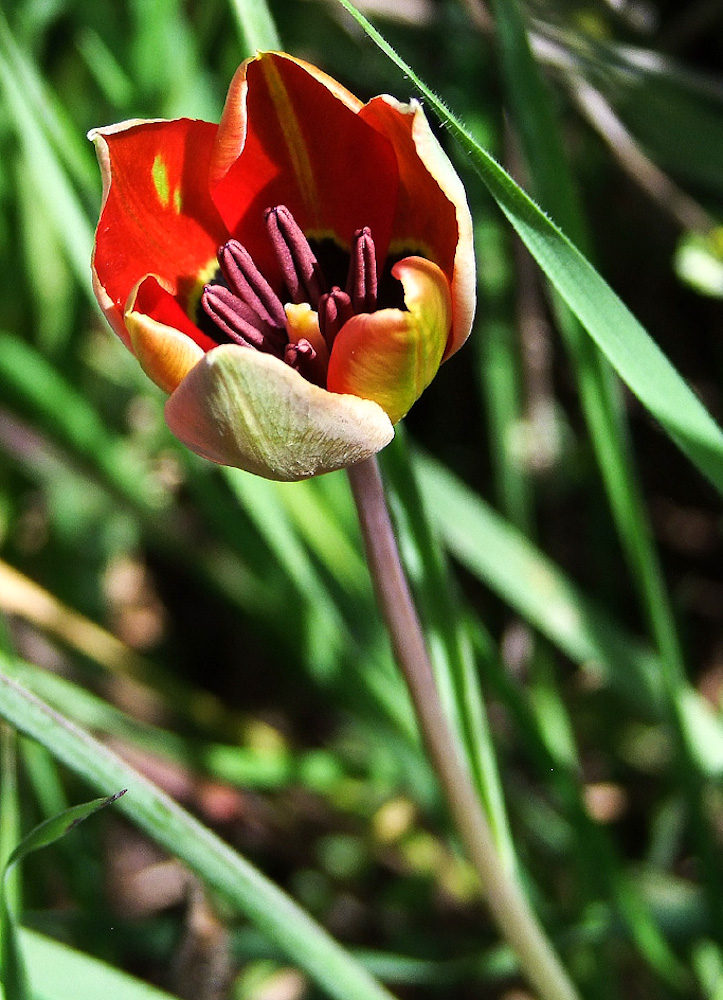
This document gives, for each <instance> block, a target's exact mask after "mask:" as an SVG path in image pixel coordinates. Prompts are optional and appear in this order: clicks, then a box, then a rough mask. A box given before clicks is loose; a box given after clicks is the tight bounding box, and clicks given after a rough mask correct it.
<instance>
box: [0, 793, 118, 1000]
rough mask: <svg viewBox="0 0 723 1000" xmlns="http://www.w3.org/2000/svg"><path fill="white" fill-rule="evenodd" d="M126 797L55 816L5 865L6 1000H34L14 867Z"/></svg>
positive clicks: (0, 894)
mask: <svg viewBox="0 0 723 1000" xmlns="http://www.w3.org/2000/svg"><path fill="white" fill-rule="evenodd" d="M124 794H125V789H123V791H121V792H117V793H116V794H115V795H110V796H106V797H105V798H100V799H93V800H92V801H91V802H83V803H81V804H80V805H77V806H72V807H71V808H70V809H66V810H65V811H64V812H62V813H59V814H58V815H57V816H51V818H50V819H47V820H45V822H44V823H40V824H39V825H38V826H36V827H35V829H34V830H31V831H30V833H29V834H28V835H27V837H24V838H23V839H22V840H21V841H20V843H19V844H18V845H17V846H16V847H15V849H14V850H13V851H12V852H11V854H10V857H9V858H8V859H7V861H6V862H5V865H4V867H3V870H2V877H1V878H0V913H1V914H2V924H0V954H2V975H3V987H4V992H5V1000H30V998H31V996H32V994H31V991H30V984H29V979H28V971H27V968H26V964H25V959H24V956H23V953H22V951H21V948H20V942H19V936H18V931H17V926H16V916H15V914H14V913H13V912H12V909H11V907H10V905H9V904H8V898H7V892H6V881H7V878H8V873H9V872H10V870H11V869H12V867H13V865H15V864H17V863H18V862H19V861H22V859H23V858H25V857H27V855H28V854H31V853H32V852H33V851H37V850H39V849H40V848H41V847H47V846H48V844H52V843H54V842H55V841H56V840H59V839H60V838H61V837H64V836H65V834H66V833H69V832H70V831H71V830H72V829H73V827H75V826H77V825H78V824H79V823H82V822H83V820H85V819H87V818H88V817H89V816H92V815H93V813H95V812H98V810H99V809H103V808H104V807H105V806H107V805H110V804H111V802H115V801H116V799H118V798H120V796H121V795H124Z"/></svg>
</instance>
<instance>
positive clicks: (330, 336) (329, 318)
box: [319, 286, 354, 350]
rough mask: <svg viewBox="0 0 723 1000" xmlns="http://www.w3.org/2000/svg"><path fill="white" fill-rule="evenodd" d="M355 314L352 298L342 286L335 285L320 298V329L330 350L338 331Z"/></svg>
mask: <svg viewBox="0 0 723 1000" xmlns="http://www.w3.org/2000/svg"><path fill="white" fill-rule="evenodd" d="M353 315H354V309H353V307H352V304H351V299H350V298H349V296H348V295H347V293H346V292H342V290H341V288H337V287H336V286H335V287H334V288H332V290H331V291H330V292H328V293H327V294H326V295H322V296H321V298H320V299H319V329H320V330H321V335H322V337H323V338H324V340H325V341H326V346H327V347H328V348H329V349H330V350H331V345H332V344H333V343H334V338H335V337H336V335H337V333H338V332H339V330H341V328H342V327H343V326H344V324H345V323H346V321H347V320H348V319H351V317H352V316H353Z"/></svg>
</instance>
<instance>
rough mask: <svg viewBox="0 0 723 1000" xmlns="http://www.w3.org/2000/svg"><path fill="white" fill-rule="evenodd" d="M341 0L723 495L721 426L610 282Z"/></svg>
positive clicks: (342, 0)
mask: <svg viewBox="0 0 723 1000" xmlns="http://www.w3.org/2000/svg"><path fill="white" fill-rule="evenodd" d="M339 3H340V4H341V5H342V6H343V7H344V8H345V9H346V10H347V11H348V12H349V13H350V14H351V16H352V17H353V18H354V19H355V20H356V21H357V23H358V24H359V25H361V27H362V28H363V29H364V31H365V32H366V33H367V34H368V35H369V37H370V38H371V39H372V40H373V41H374V42H375V43H376V45H378V46H379V48H380V49H381V50H382V51H383V52H384V53H385V54H386V55H387V56H388V57H389V58H390V59H391V60H392V61H393V62H394V63H395V64H396V65H397V66H398V67H399V68H400V69H401V70H402V72H403V73H405V74H406V75H407V76H408V77H409V78H410V79H411V81H412V82H413V83H414V85H415V87H417V88H418V89H419V91H420V92H421V93H422V94H423V95H424V97H425V98H426V99H427V101H428V102H429V104H430V106H431V107H432V108H433V109H434V111H435V112H436V114H437V115H438V116H439V117H440V119H441V120H442V121H443V122H444V123H445V125H446V126H447V127H448V128H449V131H450V133H451V134H452V135H453V136H454V138H455V139H456V140H457V141H458V142H459V144H460V146H461V147H462V149H463V150H464V151H465V152H466V153H467V155H468V157H469V161H470V164H471V165H472V167H473V168H474V169H475V171H476V172H477V173H478V174H479V176H480V177H481V178H482V180H483V181H484V183H485V184H486V185H487V187H488V189H489V191H490V193H491V194H492V196H493V197H494V199H495V201H496V202H497V204H498V205H499V207H500V208H501V209H502V211H503V212H504V214H505V215H506V216H507V218H508V220H509V221H510V223H511V224H512V226H513V227H514V229H515V230H516V231H517V233H518V234H519V236H520V238H521V239H522V241H523V242H524V243H525V245H526V246H527V248H528V250H529V251H530V253H531V254H532V256H533V257H534V258H535V260H536V261H537V262H538V264H539V265H540V267H541V268H542V270H543V271H544V272H545V274H546V275H547V277H548V278H549V279H550V281H551V282H552V284H553V285H554V287H555V288H556V289H557V291H558V292H559V293H560V295H561V296H562V298H563V299H564V300H565V302H567V304H568V306H569V307H570V309H571V310H572V311H573V312H574V313H575V315H576V316H577V318H578V319H579V320H580V322H581V323H582V325H583V326H584V327H585V329H586V330H587V332H588V334H589V335H590V336H591V337H592V339H593V340H594V341H595V343H596V344H597V346H598V347H599V348H600V350H601V351H602V352H603V353H604V354H605V355H606V356H607V358H608V360H609V361H610V362H611V364H612V365H613V367H614V368H615V369H616V371H617V372H618V374H619V375H620V377H621V378H622V379H623V381H624V382H625V383H626V384H627V385H628V387H629V388H630V390H631V391H632V392H633V393H634V394H635V395H636V396H637V397H638V399H639V400H640V401H641V403H642V404H643V405H644V406H645V407H646V408H647V409H648V410H649V411H650V413H651V414H652V415H653V416H654V417H655V418H656V419H657V420H658V421H659V422H660V424H661V425H662V427H663V429H664V430H665V431H666V433H667V434H668V435H669V436H670V437H671V438H672V440H673V441H675V443H676V444H677V445H678V447H679V448H680V449H681V451H682V452H683V453H684V454H685V455H687V456H688V458H689V459H690V460H691V462H693V464H694V465H696V466H697V467H698V469H699V470H700V471H701V472H702V473H703V475H704V476H706V477H707V478H708V479H709V480H710V481H711V482H712V483H713V484H714V486H716V488H717V489H718V490H719V491H720V492H723V431H722V430H721V428H720V427H719V426H718V425H717V424H716V422H715V421H714V420H713V418H712V417H711V415H710V414H709V413H708V411H707V410H706V408H705V407H704V406H703V404H702V403H701V402H700V400H699V399H698V397H697V396H696V395H695V393H694V392H693V391H692V390H691V389H690V388H689V386H688V385H687V384H686V382H685V381H684V380H683V379H682V378H681V376H680V375H679V374H678V372H677V371H676V370H675V368H674V367H673V366H672V365H671V364H670V362H669V361H668V359H667V358H666V357H665V355H664V354H663V352H662V351H661V350H660V348H659V347H658V346H657V344H656V343H655V342H654V341H653V340H652V338H651V337H650V335H649V334H648V333H647V331H646V330H645V329H644V328H643V327H642V325H641V324H640V323H639V322H638V321H637V320H636V319H635V317H634V316H633V315H632V313H631V312H630V310H629V309H628V308H627V307H626V306H625V305H624V304H623V303H622V302H621V301H620V299H619V298H618V297H617V295H616V294H615V293H614V292H613V291H612V289H611V288H610V286H609V285H608V284H607V282H606V281H605V280H604V279H603V278H602V277H601V276H600V275H599V274H598V272H597V271H596V270H595V268H594V267H593V266H592V265H591V264H590V263H589V261H588V260H587V259H586V258H585V257H584V256H583V255H582V254H581V253H580V251H579V250H578V249H577V247H575V246H574V245H573V244H572V243H571V242H570V240H569V239H568V238H567V237H566V236H565V235H564V234H563V233H562V232H561V231H560V230H559V229H558V228H557V226H556V225H555V224H554V223H553V222H552V221H551V220H550V219H549V218H548V217H547V216H546V215H545V214H544V213H543V212H541V211H540V209H539V208H538V207H537V205H535V203H534V202H533V201H532V199H531V198H530V197H529V196H528V195H527V194H525V192H524V191H523V190H522V189H521V188H520V187H518V186H517V184H515V182H514V181H513V180H512V178H511V177H510V176H509V175H508V174H507V173H506V172H505V171H504V170H503V169H502V167H501V166H500V165H499V164H498V163H497V162H496V161H495V160H494V159H493V158H492V157H491V156H490V155H489V154H488V153H487V152H486V151H485V150H484V149H482V147H481V146H480V145H479V144H478V143H477V142H476V141H475V140H474V138H473V137H472V136H471V134H470V133H469V132H468V131H467V129H465V128H464V126H463V125H462V124H461V123H460V122H459V121H458V120H457V119H456V118H455V116H454V115H453V114H452V113H451V111H450V110H449V109H448V108H447V107H446V106H445V105H444V103H443V102H442V101H441V100H440V99H439V98H438V97H437V96H436V94H434V93H433V91H431V90H430V89H429V88H428V87H427V86H426V85H425V84H424V83H423V82H422V81H421V80H420V78H419V77H418V76H417V74H416V73H415V72H414V70H412V68H411V67H410V66H408V65H407V63H406V62H405V61H404V60H403V59H402V58H401V57H400V56H399V55H398V54H397V53H396V52H395V50H394V49H393V48H392V46H391V45H389V43H388V42H387V41H386V40H385V39H384V38H383V37H382V35H380V34H379V32H378V31H377V30H376V29H375V28H374V27H373V26H372V25H371V24H370V22H369V21H368V20H367V19H366V18H365V17H364V15H363V14H361V13H360V12H359V11H358V10H357V9H356V8H355V7H354V6H353V4H351V3H350V2H349V0H339Z"/></svg>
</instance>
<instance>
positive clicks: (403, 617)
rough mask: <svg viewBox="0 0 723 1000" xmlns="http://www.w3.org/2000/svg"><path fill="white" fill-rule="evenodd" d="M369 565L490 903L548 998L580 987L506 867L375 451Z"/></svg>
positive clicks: (361, 483)
mask: <svg viewBox="0 0 723 1000" xmlns="http://www.w3.org/2000/svg"><path fill="white" fill-rule="evenodd" d="M347 471H348V474H349V481H350V483H351V489H352V493H353V495H354V501H355V503H356V507H357V511H358V514H359V522H360V524H361V529H362V535H363V537H364V545H365V548H366V554H367V561H368V563H369V570H370V573H371V576H372V580H373V582H374V588H375V590H376V595H377V600H378V602H379V607H380V609H381V611H382V614H383V616H384V619H385V621H386V624H387V628H388V630H389V635H390V638H391V642H392V647H393V650H394V655H395V657H396V659H397V662H398V664H399V666H400V667H401V669H402V672H403V674H404V677H405V680H406V682H407V685H408V687H409V692H410V694H411V697H412V702H413V704H414V707H415V710H416V713H417V720H418V722H419V727H420V730H421V732H422V736H423V738H424V742H425V744H426V747H427V751H428V753H429V756H430V758H431V760H432V764H433V766H434V768H435V771H436V772H437V775H438V777H439V780H440V782H441V784H442V788H443V790H444V794H445V796H446V799H447V804H448V806H449V809H450V812H451V814H452V817H453V819H454V822H455V824H456V827H457V830H458V832H459V835H460V837H461V839H462V841H463V843H464V845H465V847H466V849H467V852H468V854H469V858H470V860H471V861H472V864H473V865H474V867H475V868H476V870H477V873H478V875H479V877H480V880H481V883H482V889H483V893H484V895H485V897H486V901H487V905H488V906H489V909H490V911H491V913H492V916H493V918H494V920H495V921H496V923H497V926H498V927H499V929H500V931H501V932H502V934H503V935H504V937H505V938H506V939H507V941H508V942H509V944H510V946H511V947H512V948H513V950H514V951H515V953H516V955H517V958H518V960H519V962H520V966H521V968H522V970H523V972H524V974H525V975H526V977H527V979H528V981H529V983H530V985H531V986H533V988H534V989H536V990H537V992H538V993H539V995H540V997H541V998H542V1000H578V994H577V992H576V990H575V987H574V986H573V985H572V983H571V981H570V979H569V977H568V975H567V973H566V971H565V969H564V968H563V966H562V964H561V963H560V960H559V959H558V957H557V955H556V954H555V951H554V950H553V948H552V945H551V944H550V942H549V941H548V939H547V937H546V936H545V933H544V931H543V930H542V927H541V925H540V923H539V921H538V920H537V917H536V916H535V914H534V913H533V911H532V909H531V908H530V905H529V902H528V901H527V899H526V897H525V895H524V893H523V892H522V889H521V887H520V885H519V884H518V883H517V881H516V880H515V878H514V876H513V875H512V874H511V873H510V872H509V871H507V870H505V867H504V866H503V864H502V862H501V860H500V857H499V855H498V853H497V850H496V847H495V843H494V838H493V835H492V830H491V828H490V825H489V822H488V821H487V817H486V816H485V813H484V811H483V809H482V806H481V804H480V800H479V796H478V795H477V792H476V791H475V788H474V786H473V784H472V780H471V778H470V775H469V771H468V769H467V768H466V767H465V765H464V764H463V761H462V756H461V750H460V747H459V745H458V743H457V741H456V739H455V738H454V736H453V735H452V731H451V729H450V726H449V723H448V720H447V718H446V716H445V713H444V710H443V708H442V703H441V701H440V698H439V694H438V691H437V685H436V683H435V679H434V674H433V672H432V666H431V663H430V660H429V655H428V653H427V648H426V645H425V642H424V636H423V634H422V629H421V625H420V623H419V618H418V616H417V612H416V609H415V607H414V603H413V601H412V597H411V594H410V591H409V586H408V584H407V580H406V577H405V575H404V570H403V569H402V564H401V560H400V558H399V550H398V548H397V543H396V538H395V536H394V530H393V528H392V523H391V519H390V516H389V510H388V507H387V502H386V498H385V495H384V486H383V484H382V479H381V475H380V472H379V465H378V463H377V460H376V458H370V459H368V460H367V461H365V462H361V463H359V464H358V465H355V466H351V467H350V468H349V469H348V470H347Z"/></svg>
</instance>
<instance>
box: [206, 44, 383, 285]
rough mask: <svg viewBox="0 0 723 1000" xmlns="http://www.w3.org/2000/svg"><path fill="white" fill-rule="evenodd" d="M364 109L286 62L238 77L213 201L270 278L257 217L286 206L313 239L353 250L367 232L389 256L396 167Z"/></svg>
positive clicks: (214, 173) (224, 125) (269, 57)
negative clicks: (359, 235)
mask: <svg viewBox="0 0 723 1000" xmlns="http://www.w3.org/2000/svg"><path fill="white" fill-rule="evenodd" d="M361 107H362V105H361V102H359V101H357V100H356V98H354V97H353V96H352V95H351V94H349V92H348V91H346V90H344V88H343V87H341V85H340V84H338V83H335V82H334V81H332V80H331V79H330V77H328V76H326V75H325V74H324V73H320V72H319V71H318V70H315V69H314V67H312V66H310V65H308V64H307V63H303V62H301V61H300V60H297V59H292V58H291V57H289V56H287V55H284V54H283V53H277V52H267V53H262V54H261V55H258V56H256V57H255V58H253V59H250V60H247V61H246V62H245V63H244V64H243V65H242V66H241V67H240V69H239V70H238V72H237V74H236V76H235V77H234V80H233V82H232V84H231V89H230V90H229V95H228V98H227V101H226V105H225V107H224V113H223V117H222V119H221V124H220V126H219V129H218V134H217V137H216V144H215V148H214V153H213V158H212V161H211V187H212V197H213V199H214V202H215V204H216V206H217V207H218V210H219V212H220V214H221V216H222V218H223V220H224V222H225V224H226V226H227V228H228V229H229V231H230V232H232V233H233V234H234V236H236V237H237V238H238V239H239V240H240V241H241V242H242V243H243V244H244V245H245V246H247V248H248V249H249V252H250V253H251V254H252V256H253V257H254V259H255V260H256V262H257V264H259V266H260V267H261V269H262V271H264V273H267V274H268V273H269V272H270V268H271V267H272V266H273V265H272V261H271V256H270V251H269V249H268V248H267V240H266V236H265V233H263V231H262V227H261V217H262V213H263V211H264V209H266V208H268V207H270V206H272V205H279V204H283V205H286V206H287V207H288V208H289V209H290V211H291V213H292V215H293V216H294V218H295V219H296V221H297V222H298V224H299V226H300V227H301V229H302V230H303V231H304V232H305V233H306V235H307V236H309V237H312V238H316V239H321V238H324V237H330V236H333V237H336V238H337V240H338V241H339V242H341V243H343V244H346V245H348V243H349V241H350V240H351V238H352V236H353V234H354V232H355V231H356V230H357V229H361V228H362V227H363V226H369V227H370V228H371V230H372V233H373V234H374V239H375V241H376V243H377V248H378V250H379V252H380V255H385V254H386V250H387V246H388V243H389V238H390V234H391V227H392V222H393V219H394V212H395V205H396V199H397V188H398V183H399V180H398V168H397V157H396V156H395V153H394V150H393V149H392V146H391V143H390V141H389V139H388V138H387V137H386V136H385V135H383V134H382V133H381V132H380V131H379V130H378V129H376V128H374V127H373V126H372V125H369V124H367V123H366V122H365V121H363V120H362V119H361V117H360V116H359V114H357V111H358V110H359V109H360V108H361ZM264 255H266V257H264Z"/></svg>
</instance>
